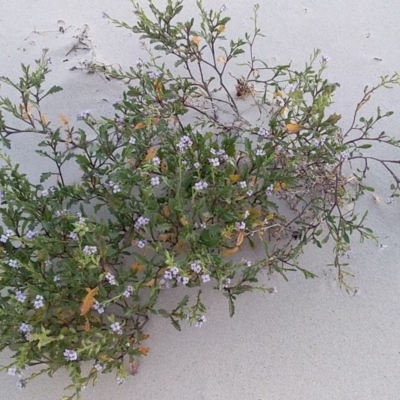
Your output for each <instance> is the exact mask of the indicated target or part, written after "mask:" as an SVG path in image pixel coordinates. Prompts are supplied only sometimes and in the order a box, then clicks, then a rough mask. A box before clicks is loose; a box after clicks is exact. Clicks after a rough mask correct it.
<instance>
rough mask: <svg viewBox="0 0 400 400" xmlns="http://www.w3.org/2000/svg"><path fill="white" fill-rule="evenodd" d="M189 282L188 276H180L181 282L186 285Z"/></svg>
mask: <svg viewBox="0 0 400 400" xmlns="http://www.w3.org/2000/svg"><path fill="white" fill-rule="evenodd" d="M188 283H189V278H188V277H187V276H183V277H182V284H183V285H187V284H188Z"/></svg>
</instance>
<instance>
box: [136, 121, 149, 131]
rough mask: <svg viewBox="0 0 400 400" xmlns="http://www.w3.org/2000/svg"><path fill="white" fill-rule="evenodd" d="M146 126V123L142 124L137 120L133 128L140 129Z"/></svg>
mask: <svg viewBox="0 0 400 400" xmlns="http://www.w3.org/2000/svg"><path fill="white" fill-rule="evenodd" d="M145 126H146V124H144V123H143V122H138V123H137V124H136V125H135V128H134V129H136V130H137V129H142V128H144V127H145Z"/></svg>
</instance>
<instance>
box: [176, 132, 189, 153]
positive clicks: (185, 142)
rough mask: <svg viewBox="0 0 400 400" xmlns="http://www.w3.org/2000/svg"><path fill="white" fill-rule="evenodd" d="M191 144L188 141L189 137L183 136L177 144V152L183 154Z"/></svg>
mask: <svg viewBox="0 0 400 400" xmlns="http://www.w3.org/2000/svg"><path fill="white" fill-rule="evenodd" d="M192 145H193V142H192V139H190V137H189V136H183V137H181V139H180V140H179V143H178V144H177V147H178V149H179V152H180V153H182V152H184V151H185V150H186V149H187V148H188V147H190V146H192Z"/></svg>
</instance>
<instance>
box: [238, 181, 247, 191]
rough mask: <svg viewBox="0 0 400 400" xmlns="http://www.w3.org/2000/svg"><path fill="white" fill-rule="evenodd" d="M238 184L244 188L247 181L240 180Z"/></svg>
mask: <svg viewBox="0 0 400 400" xmlns="http://www.w3.org/2000/svg"><path fill="white" fill-rule="evenodd" d="M239 186H240V187H241V188H242V189H245V188H246V187H247V182H246V181H240V182H239Z"/></svg>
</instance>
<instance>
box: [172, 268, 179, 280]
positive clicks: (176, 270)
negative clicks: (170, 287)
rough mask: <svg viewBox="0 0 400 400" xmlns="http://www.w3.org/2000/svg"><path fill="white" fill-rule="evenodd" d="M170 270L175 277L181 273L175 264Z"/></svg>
mask: <svg viewBox="0 0 400 400" xmlns="http://www.w3.org/2000/svg"><path fill="white" fill-rule="evenodd" d="M170 271H171V274H172V276H173V277H174V278H175V277H176V276H177V275H178V274H179V269H178V268H177V267H175V266H173V267H171V269H170Z"/></svg>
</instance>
